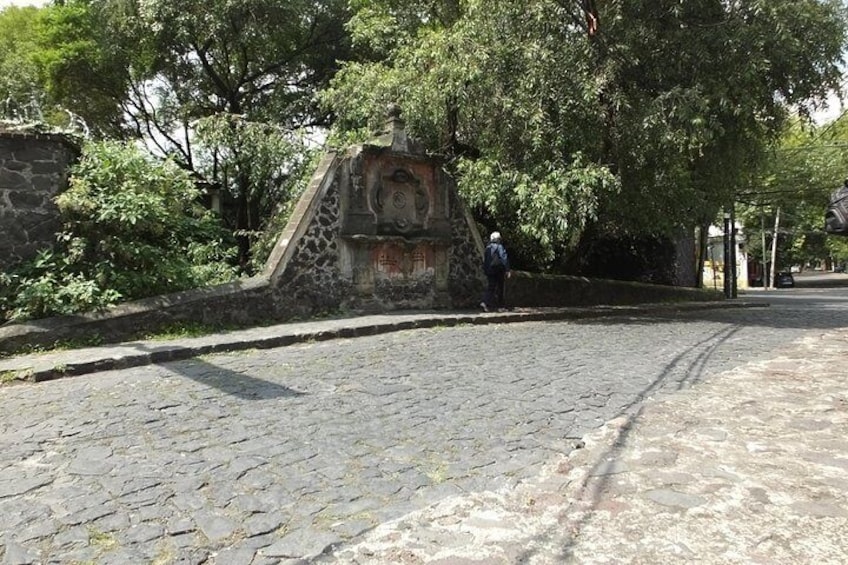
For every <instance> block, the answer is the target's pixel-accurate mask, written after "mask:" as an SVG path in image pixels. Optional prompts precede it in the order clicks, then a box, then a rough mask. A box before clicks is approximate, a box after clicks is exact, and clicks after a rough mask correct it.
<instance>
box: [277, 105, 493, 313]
mask: <svg viewBox="0 0 848 565" xmlns="http://www.w3.org/2000/svg"><path fill="white" fill-rule="evenodd" d="M482 252H483V243H482V240H481V239H480V234H479V233H478V231H477V228H476V226H475V224H474V221H473V219H472V218H471V216H470V215H469V213H468V211H467V209H466V208H465V206H464V205H463V203H462V201H461V200H460V198H459V196H458V194H457V191H456V185H455V182H454V181H453V179H452V178H451V177H450V176H449V175H448V174H447V173H446V172H445V171H444V168H443V161H442V160H441V159H439V158H437V157H433V156H431V155H427V154H426V153H425V152H424V151H423V150H422V149H421V147H420V146H419V145H418V144H417V143H416V142H415V141H414V140H413V139H411V138H410V137H409V136H407V134H406V131H405V129H404V123H403V121H402V120H401V118H400V115H399V111H398V110H397V109H396V108H393V109H391V110H390V113H389V116H388V119H387V122H386V129H385V131H384V133H383V134H382V135H380V136H379V137H377V138H375V139H373V140H372V141H370V142H368V143H365V144H362V145H356V146H353V147H351V148H350V149H348V150H347V151H346V152H345V153H343V154H338V153H328V154H327V155H326V156H325V157H324V159H323V161H322V162H321V164H320V165H319V166H318V168H317V170H316V171H315V174H314V175H313V177H312V180H311V182H310V185H309V187H308V189H307V190H306V192H305V193H304V194H303V195H302V196H301V198H300V200H299V202H298V203H297V206H296V207H295V210H294V212H293V214H292V217H291V219H290V221H289V223H288V225H287V226H286V228H285V229H284V231H283V233H282V234H281V236H280V237H279V239H278V241H277V243H276V245H275V247H274V250H273V251H272V253H271V256H270V258H269V260H268V262H267V264H266V268H265V273H264V276H265V277H267V279H268V280H269V282H270V285H271V287H272V289H273V290H272V293H271V296H273V297H274V298H273V299H274V301H275V302H276V304H274V305H273V307H272V309H273V310H274V311H275V312H277V313H278V316H279V315H280V314H283V315H285V314H287V313H291V314H292V315H309V314H315V313H318V312H322V311H335V310H339V309H343V310H364V311H385V310H397V309H438V308H463V307H469V306H472V305H475V304H476V303H477V302H478V301H479V297H480V291H481V289H482V284H483V281H482V274H481V269H480V258H481V256H482ZM269 307H271V305H269ZM286 317H287V316H286Z"/></svg>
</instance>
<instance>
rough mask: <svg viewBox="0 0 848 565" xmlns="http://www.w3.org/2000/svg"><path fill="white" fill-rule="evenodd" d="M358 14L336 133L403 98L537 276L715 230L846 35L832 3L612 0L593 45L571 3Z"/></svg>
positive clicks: (833, 63)
mask: <svg viewBox="0 0 848 565" xmlns="http://www.w3.org/2000/svg"><path fill="white" fill-rule="evenodd" d="M352 6H353V8H354V9H355V11H356V14H355V16H354V18H353V19H352V20H351V22H350V24H349V26H350V29H351V34H352V37H353V38H354V40H355V41H356V45H357V47H358V48H360V49H361V50H362V51H361V52H362V53H364V54H365V55H366V56H365V57H363V58H361V59H357V60H354V61H351V62H348V63H346V64H345V65H344V66H343V67H342V69H341V71H340V72H339V74H338V75H337V76H336V78H335V79H334V81H333V82H332V84H331V88H329V89H327V90H326V91H325V92H324V95H323V100H324V101H325V103H326V104H328V105H329V107H330V108H331V109H332V110H333V111H334V112H335V113H336V114H337V116H338V122H337V124H336V125H337V127H338V128H339V129H342V130H358V129H362V128H371V129H374V127H375V126H376V125H377V124H378V123H379V121H380V119H381V117H382V116H381V113H382V110H383V108H385V106H386V104H387V103H388V102H397V103H399V104H400V105H401V107H402V108H403V109H404V116H405V118H406V121H407V124H408V127H409V129H410V130H411V133H413V134H414V135H415V136H416V137H418V138H419V139H421V140H422V141H423V142H424V143H425V145H426V146H427V147H428V148H429V149H431V150H434V151H438V152H443V153H446V154H447V155H448V156H449V157H451V158H453V159H454V161H453V162H454V164H455V171H456V172H458V173H459V174H460V175H461V178H460V187H461V189H462V190H463V193H464V194H465V195H466V197H468V198H469V199H470V200H471V201H472V202H473V203H475V205H476V212H477V216H478V219H479V220H481V221H482V222H483V223H484V224H487V225H488V224H494V225H493V226H491V227H500V228H502V229H503V231H505V232H507V234H508V236H509V237H511V238H516V237H520V238H521V239H526V240H527V241H523V242H522V247H524V246H525V243H526V244H527V246H528V250H529V251H530V255H531V256H532V259H531V258H528V260H530V261H532V262H533V263H535V264H536V265H537V266H545V265H546V264H547V263H548V262H549V260H550V259H551V257H553V256H556V255H559V254H561V253H563V252H564V251H567V250H568V249H569V248H572V246H574V245H575V243H576V242H577V241H579V239H580V237H581V236H582V234H590V236H591V234H594V233H604V234H607V235H609V234H612V235H616V236H620V237H621V238H622V241H627V240H630V239H633V238H634V237H635V238H642V237H644V236H649V237H651V236H655V237H659V238H664V237H670V236H673V235H674V234H676V233H677V232H678V231H679V230H680V229H684V228H691V227H692V226H693V225H695V224H698V223H701V222H709V221H710V220H711V219H712V218H713V216H714V214H715V212H716V211H717V210H718V209H719V208H720V207H722V206H723V205H726V204H727V203H729V201H730V200H731V199H732V197H733V194H734V192H736V191H737V190H739V189H740V187H741V186H743V185H744V183H745V181H746V179H747V177H748V175H749V172H750V170H751V169H752V168H753V167H754V166H755V165H756V163H757V162H758V160H759V159H760V158H761V157H762V155H763V152H764V151H765V150H766V149H767V148H768V143H769V142H770V141H771V140H772V139H774V137H775V136H776V135H777V134H779V132H780V131H781V126H782V123H783V121H784V120H785V118H786V116H787V108H788V106H789V105H802V106H804V107H814V106H815V105H816V104H817V103H819V102H820V101H821V100H823V99H824V98H825V96H826V94H827V93H828V91H829V90H830V89H833V88H837V87H838V86H839V84H840V81H841V74H840V72H839V66H838V63H839V61H840V59H841V56H842V49H843V46H844V44H845V35H846V19H845V17H844V15H845V14H844V10H843V8H842V7H841V4H840V3H839V2H838V1H836V0H819V1H815V0H806V1H803V2H797V1H795V0H743V1H742V2H734V3H722V2H718V1H716V0H693V1H691V2H678V1H676V0H674V1H672V0H661V1H655V0H650V1H648V0H638V1H634V0H610V1H608V2H603V3H602V4H601V5H600V10H601V22H602V23H601V27H600V31H599V33H598V34H597V35H596V36H595V37H594V38H593V39H589V38H588V37H587V35H586V30H585V27H584V22H585V17H584V14H583V13H582V11H581V9H580V7H579V6H580V3H578V2H567V1H565V0H562V1H555V2H551V1H549V0H531V1H529V2H528V1H525V0H521V1H519V0H468V1H464V2H457V1H455V0H439V1H436V2H430V1H428V2H423V1H412V2H399V1H397V0H359V1H357V2H354V3H353V4H352ZM813 22H817V23H815V24H814V23H813ZM590 227H592V228H593V230H590V231H586V230H588V228H590ZM530 240H532V241H530ZM530 248H533V249H532V250H531V249H530Z"/></svg>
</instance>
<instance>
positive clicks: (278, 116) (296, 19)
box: [44, 0, 349, 262]
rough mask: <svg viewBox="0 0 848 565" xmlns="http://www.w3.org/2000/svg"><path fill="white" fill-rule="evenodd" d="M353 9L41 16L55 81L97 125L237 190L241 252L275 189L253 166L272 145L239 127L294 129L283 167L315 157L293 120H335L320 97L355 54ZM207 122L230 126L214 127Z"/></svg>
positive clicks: (103, 2)
mask: <svg viewBox="0 0 848 565" xmlns="http://www.w3.org/2000/svg"><path fill="white" fill-rule="evenodd" d="M346 18H347V11H346V3H345V2H344V1H343V0H296V1H290V0H286V1H283V0H214V1H211V2H207V1H204V2H200V1H197V0H190V1H185V2H177V3H175V2H170V1H166V0H152V1H146V2H141V1H140V0H68V1H67V2H65V3H64V5H63V6H59V7H56V8H55V10H54V11H53V13H52V15H51V17H49V18H47V19H46V22H45V32H44V36H45V38H46V39H45V41H46V43H47V44H48V45H49V46H51V49H50V50H49V51H48V52H49V53H50V55H51V56H50V57H49V58H48V60H47V68H48V71H49V77H50V84H51V85H52V91H53V92H54V94H55V95H56V96H57V98H58V99H60V100H61V101H62V102H63V103H64V104H65V105H67V106H68V107H72V108H75V107H77V105H78V104H79V105H82V106H84V108H80V109H79V112H80V113H81V114H82V115H84V116H85V117H86V119H87V120H92V121H93V122H96V123H98V124H101V126H100V127H99V130H100V131H102V132H104V133H109V134H111V135H119V134H120V135H131V136H134V137H138V138H142V139H144V140H145V142H146V143H147V144H148V145H149V146H150V147H154V148H156V151H157V152H158V153H159V154H160V155H163V156H171V157H173V158H175V159H176V160H177V162H179V163H180V164H181V166H183V167H185V168H186V169H188V170H190V171H193V172H194V173H195V174H196V175H197V176H198V177H201V178H202V179H203V180H204V181H206V183H207V184H208V185H209V186H215V187H218V188H220V189H222V190H224V191H225V192H226V193H228V194H230V195H231V196H232V198H233V200H234V206H235V211H234V213H233V214H232V220H233V224H232V227H233V228H234V229H235V230H237V231H238V232H239V233H240V234H242V237H241V238H240V242H241V243H240V254H241V259H242V262H244V261H246V259H247V257H248V255H249V239H248V235H247V234H250V233H253V232H256V231H257V230H259V229H260V228H261V227H262V225H263V222H264V221H265V220H266V219H267V216H266V215H264V213H263V212H262V210H263V209H267V206H265V205H264V204H263V201H265V200H267V199H268V198H269V196H270V195H268V194H267V193H266V191H265V190H264V187H267V186H269V183H268V179H267V178H265V177H261V176H256V175H257V174H259V173H260V171H256V170H254V169H253V168H252V167H251V166H249V164H250V163H253V162H255V161H256V160H262V159H266V157H264V156H262V155H260V154H261V153H263V152H266V150H267V148H268V147H269V146H270V145H268V144H266V145H265V148H264V149H261V150H259V151H258V153H257V154H254V153H253V152H252V151H253V148H254V146H253V145H252V144H251V143H249V142H250V141H251V139H252V140H255V139H256V138H255V137H253V138H252V137H251V134H249V133H248V132H249V131H252V130H251V128H246V127H241V125H244V124H256V127H257V128H260V129H261V128H263V127H267V128H270V129H271V130H274V131H279V129H280V128H282V129H283V130H285V131H286V132H288V134H287V135H288V137H289V144H288V145H287V146H286V147H285V150H283V151H281V152H280V153H279V154H277V155H276V158H277V159H278V163H277V172H278V173H279V172H280V171H283V172H284V171H288V170H291V169H293V168H295V167H297V166H298V164H299V163H301V162H302V161H304V160H306V159H307V158H308V157H304V156H303V153H304V151H305V149H304V150H303V151H300V152H298V155H297V156H293V154H292V152H291V151H290V149H291V147H292V146H294V145H295V142H296V140H297V139H298V136H297V135H296V130H298V129H301V128H308V127H315V126H323V125H326V124H327V122H328V120H329V115H327V114H326V113H322V112H320V111H319V110H318V108H317V107H316V105H315V104H314V100H313V98H314V94H315V92H316V90H317V89H319V88H320V87H321V86H322V85H324V84H325V83H326V82H327V80H328V79H329V77H330V76H331V75H332V74H333V73H334V71H335V68H336V61H337V59H340V58H346V57H347V55H348V47H349V42H348V41H347V35H346V33H345V31H344V27H343V23H344V21H345V20H346ZM98 78H100V79H102V80H97V79H98ZM83 95H84V96H83ZM101 103H102V104H101ZM109 105H115V107H116V108H117V109H118V110H117V112H116V113H115V114H112V113H111V112H110V111H108V110H109V108H108V107H109ZM86 108H89V109H91V110H92V111H91V112H88V113H86ZM113 115H117V116H119V118H120V121H121V123H120V124H117V123H114V120H111V118H110V116H113ZM210 119H211V120H212V121H211V122H210V121H208V120H210ZM199 123H205V130H206V133H207V134H208V135H205V136H204V137H198V132H197V125H198V124H199ZM211 123H214V124H217V126H220V127H223V128H230V129H229V131H227V132H224V131H219V132H217V133H215V134H210V130H211V125H210V124H211ZM239 124H241V125H239ZM107 125H108V126H109V127H107ZM113 125H114V126H115V127H111V126H113ZM118 130H120V132H119V131H118ZM241 134H245V135H247V137H239V136H240V135H241ZM213 140H214V142H215V143H232V144H231V145H226V144H225V145H220V146H215V147H213V146H210V143H212V142H213ZM271 145H273V144H271ZM276 146H277V147H281V146H280V145H279V144H277V145H276ZM290 157H291V158H292V159H293V160H288V161H287V159H289V158H290ZM271 184H274V183H271Z"/></svg>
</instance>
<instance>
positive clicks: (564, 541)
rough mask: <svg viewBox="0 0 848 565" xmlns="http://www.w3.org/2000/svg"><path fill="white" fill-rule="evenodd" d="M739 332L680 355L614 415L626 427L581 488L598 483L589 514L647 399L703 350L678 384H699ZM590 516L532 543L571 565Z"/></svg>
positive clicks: (726, 332) (717, 335)
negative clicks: (553, 547)
mask: <svg viewBox="0 0 848 565" xmlns="http://www.w3.org/2000/svg"><path fill="white" fill-rule="evenodd" d="M738 331H739V328H734V327H729V328H724V329H722V330H719V331H717V332H714V333H712V334H710V335H709V336H707V337H705V338H704V339H702V340H701V341H699V342H698V343H695V344H693V345H692V346H691V347H690V348H689V349H687V350H686V351H683V352H681V353H679V354H678V355H677V356H675V357H674V359H672V360H671V362H670V363H668V364H667V365H666V366H665V367H664V368H663V370H662V371H661V372H660V373H659V375H658V376H657V378H656V379H654V381H653V382H652V383H651V384H649V385H648V386H647V387H645V389H643V390H642V391H641V392H640V393H639V394H637V395H636V396H635V397H634V398H633V400H632V401H631V402H630V403H628V404H627V405H625V406H624V407H623V408H622V409H621V411H619V412H618V414H616V415H615V418H618V417H621V416H626V417H627V423H626V424H625V425H623V426H621V427H620V428H619V430H618V435H617V436H616V438H615V441H614V443H613V444H612V445H611V446H610V448H609V449H607V450H606V451H604V452H602V454H601V455H600V456H599V457H598V459H597V460H596V461H595V462H594V465H593V466H592V470H591V471H590V472H589V473H587V475H586V477H585V479H584V482H583V484H581V490H583V489H586V488H587V486H588V485H587V482H588V481H589V480H590V479H597V483H596V484H594V485H592V488H591V491H588V494H589V497H588V499H587V500H586V501H587V502H588V506H589V509H590V510H592V511H594V510H595V509H596V507H597V505H598V503H599V502H600V498H601V495H602V494H603V493H604V491H605V490H606V488H607V486H608V485H609V484H610V482H611V480H612V479H611V478H612V477H613V476H615V475H614V473H613V472H609V470H610V469H614V468H615V463H616V461H617V460H618V459H619V456H620V454H621V453H623V452H624V449H625V448H626V446H627V442H628V437H629V435H630V432H631V431H632V429H633V428H634V427H635V426H636V425H637V424H638V422H639V419H640V418H641V416H642V413H643V411H644V409H645V405H644V404H643V402H644V401H645V399H646V398H648V397H649V396H650V395H651V394H653V393H654V392H657V391H658V390H659V389H661V388H662V386H663V385H664V384H665V383H666V380H667V379H668V378H669V377H670V376H671V375H673V374H677V373H679V372H680V369H681V367H683V366H684V365H685V364H686V363H687V361H686V358H687V357H688V356H689V355H690V354H691V353H692V352H694V351H700V350H701V349H702V348H703V351H700V353H698V355H697V356H696V357H695V358H694V359H693V360H691V361H688V366H687V367H685V369H684V377H683V378H682V379H679V380H678V382H677V390H681V389H683V388H686V387H689V386H692V385H694V384H696V383H698V382H700V381H701V380H702V379H703V377H704V375H705V368H706V366H707V363H708V361H709V359H710V357H711V356H712V355H713V354H714V353H715V351H716V350H717V349H718V348H719V347H720V346H721V345H722V344H724V343H725V342H727V341H728V340H729V339H731V338H732V337H733V336H734V335H735V334H736V333H737V332H738ZM591 516H592V513H591V512H587V513H586V514H585V517H584V518H583V519H581V520H580V521H578V522H577V527H576V528H574V529H573V530H572V531H571V532H568V533H565V534H562V533H561V529H560V528H558V527H553V526H552V527H550V528H549V529H548V530H547V531H545V532H544V533H543V534H539V535H537V536H536V537H535V538H534V540H533V541H535V542H544V541H557V542H558V543H559V544H561V546H562V549H561V550H560V554H559V555H558V558H560V559H562V562H563V563H565V562H568V560H569V558H570V549H571V548H572V547H573V546H574V542H575V538H574V535H575V534H576V533H579V532H580V531H582V530H583V526H584V525H585V523H586V521H587V520H588V519H589V518H590V517H591ZM559 536H561V540H557V538H558V537H559ZM531 545H540V546H542V547H544V545H545V544H544V543H541V544H531ZM536 553H537V550H533V549H528V550H526V551H525V552H524V553H522V554H521V556H520V557H519V558H518V560H517V562H518V563H528V562H529V561H530V559H532V558H533V556H534V555H535V554H536Z"/></svg>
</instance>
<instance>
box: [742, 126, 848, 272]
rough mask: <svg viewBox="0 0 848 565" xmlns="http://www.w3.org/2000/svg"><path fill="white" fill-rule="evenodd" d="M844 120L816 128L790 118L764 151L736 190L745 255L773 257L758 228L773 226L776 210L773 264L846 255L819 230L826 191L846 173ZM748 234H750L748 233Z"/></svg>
mask: <svg viewBox="0 0 848 565" xmlns="http://www.w3.org/2000/svg"><path fill="white" fill-rule="evenodd" d="M846 171H848V122H846V117H845V116H842V117H840V118H839V119H838V120H836V121H834V122H832V123H830V124H827V125H825V126H820V127H816V126H813V125H811V124H809V122H807V121H806V120H804V119H801V118H796V119H795V120H793V121H791V122H790V123H789V124H788V126H787V128H786V129H785V131H784V133H783V135H782V136H781V137H780V138H779V139H778V140H776V142H775V143H774V145H773V147H772V149H771V150H770V151H769V152H767V153H766V154H765V156H764V159H763V160H762V162H761V163H760V166H759V167H758V169H757V170H756V174H755V175H752V176H751V178H750V179H749V186H748V187H746V188H745V189H744V190H743V191H741V192H740V193H739V194H738V201H739V210H740V220H742V221H743V223H744V229H745V232H746V233H747V234H749V237H748V241H749V254H750V255H752V256H753V257H757V258H758V259H760V261H762V262H763V263H769V262H772V259H771V258H769V257H768V251H769V249H770V245H767V247H768V249H767V250H766V253H763V249H762V243H761V241H762V239H763V238H762V237H760V233H761V232H762V230H763V226H766V228H767V229H766V232H767V235H766V240H767V241H769V242H770V240H771V237H772V231H773V229H772V226H773V225H774V223H775V218H776V216H777V214H778V210H780V220H779V236H778V245H777V258H776V260H775V261H774V263H775V267H776V268H779V269H786V268H789V267H790V266H792V265H802V266H803V265H806V264H817V263H820V262H829V261H830V258H831V257H834V258H835V259H836V260H837V261H841V260H845V259H848V255H846V254H845V250H846V248H848V246H846V245H845V244H844V242H843V241H841V238H839V237H836V236H827V235H826V234H825V233H824V229H823V224H824V213H825V209H826V207H827V204H828V202H829V197H830V194H831V193H832V192H833V191H834V190H835V189H836V188H837V187H839V186H840V185H841V184H842V182H843V181H844V179H845V178H846V176H848V173H846ZM752 236H753V237H752Z"/></svg>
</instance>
